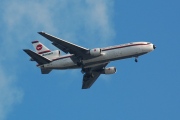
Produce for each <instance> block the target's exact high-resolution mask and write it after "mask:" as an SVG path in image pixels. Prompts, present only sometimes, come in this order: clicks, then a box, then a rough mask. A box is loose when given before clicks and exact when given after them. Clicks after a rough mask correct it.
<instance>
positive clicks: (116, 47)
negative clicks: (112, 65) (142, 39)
mask: <svg viewBox="0 0 180 120" xmlns="http://www.w3.org/2000/svg"><path fill="white" fill-rule="evenodd" d="M139 45H148V44H143V43H141V44H130V45H120V46H113V47H109V48H103V49H102V51H108V50H113V49H119V48H125V47H132V46H139Z"/></svg>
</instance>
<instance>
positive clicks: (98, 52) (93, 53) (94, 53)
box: [89, 48, 101, 57]
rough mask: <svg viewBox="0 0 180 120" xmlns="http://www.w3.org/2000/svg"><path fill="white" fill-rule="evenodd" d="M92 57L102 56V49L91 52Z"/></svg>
mask: <svg viewBox="0 0 180 120" xmlns="http://www.w3.org/2000/svg"><path fill="white" fill-rule="evenodd" d="M89 53H90V55H91V56H95V57H96V56H100V55H101V49H100V48H94V49H91V50H90V51H89Z"/></svg>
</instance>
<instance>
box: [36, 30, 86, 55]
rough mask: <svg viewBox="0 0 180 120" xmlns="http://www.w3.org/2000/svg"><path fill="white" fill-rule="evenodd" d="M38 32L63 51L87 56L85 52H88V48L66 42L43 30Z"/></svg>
mask: <svg viewBox="0 0 180 120" xmlns="http://www.w3.org/2000/svg"><path fill="white" fill-rule="evenodd" d="M38 33H39V34H40V35H42V36H43V37H45V38H47V39H48V40H50V41H51V42H52V44H53V45H54V46H56V47H57V48H59V49H61V50H62V51H63V52H65V53H70V54H74V55H76V56H77V57H85V56H87V54H88V52H89V49H87V48H84V47H81V46H78V45H75V44H73V43H70V42H67V41H65V40H62V39H60V38H57V37H54V36H52V35H49V34H47V33H45V32H38Z"/></svg>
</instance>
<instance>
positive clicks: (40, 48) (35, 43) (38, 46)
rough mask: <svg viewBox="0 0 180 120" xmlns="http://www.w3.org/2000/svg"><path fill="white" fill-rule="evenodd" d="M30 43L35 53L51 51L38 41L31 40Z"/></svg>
mask: <svg viewBox="0 0 180 120" xmlns="http://www.w3.org/2000/svg"><path fill="white" fill-rule="evenodd" d="M32 44H33V46H34V49H35V50H36V53H38V54H42V53H47V52H51V51H50V49H48V48H47V47H46V46H45V45H43V44H42V43H41V42H39V41H33V42H32Z"/></svg>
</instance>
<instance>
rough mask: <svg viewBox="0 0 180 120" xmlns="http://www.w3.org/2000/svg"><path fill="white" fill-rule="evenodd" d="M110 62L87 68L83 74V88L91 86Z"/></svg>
mask: <svg viewBox="0 0 180 120" xmlns="http://www.w3.org/2000/svg"><path fill="white" fill-rule="evenodd" d="M107 64H108V63H104V64H101V65H98V66H96V67H92V68H86V70H85V71H86V73H85V74H84V76H83V84H82V89H88V88H90V87H91V86H92V85H93V83H94V82H95V81H96V80H97V78H98V77H99V76H100V75H101V74H102V70H103V69H104V68H105V67H106V65H107Z"/></svg>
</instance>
